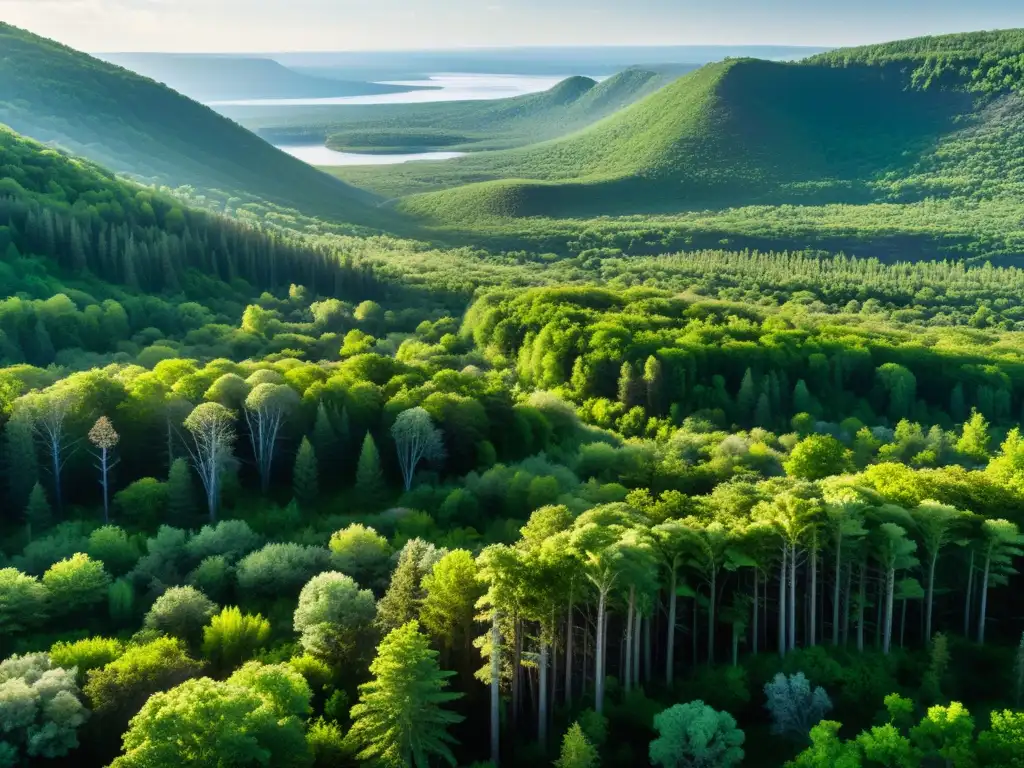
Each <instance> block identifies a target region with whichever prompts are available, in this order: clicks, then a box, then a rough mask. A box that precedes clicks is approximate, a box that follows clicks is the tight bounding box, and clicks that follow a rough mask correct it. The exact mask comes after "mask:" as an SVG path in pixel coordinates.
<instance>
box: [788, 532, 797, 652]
mask: <svg viewBox="0 0 1024 768" xmlns="http://www.w3.org/2000/svg"><path fill="white" fill-rule="evenodd" d="M796 610H797V608H796V544H792V545H790V548H789V645H788V646H787V651H792V650H795V649H796Z"/></svg>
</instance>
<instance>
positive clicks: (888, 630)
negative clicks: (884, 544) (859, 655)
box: [882, 568, 896, 654]
mask: <svg viewBox="0 0 1024 768" xmlns="http://www.w3.org/2000/svg"><path fill="white" fill-rule="evenodd" d="M895 585H896V569H895V568H889V569H887V570H886V572H885V624H884V629H883V633H884V634H883V635H882V653H885V654H888V653H889V647H890V646H891V644H892V607H893V606H892V595H893V588H894V587H895Z"/></svg>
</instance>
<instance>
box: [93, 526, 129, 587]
mask: <svg viewBox="0 0 1024 768" xmlns="http://www.w3.org/2000/svg"><path fill="white" fill-rule="evenodd" d="M87 546H88V555H89V557H91V558H93V559H95V560H99V561H100V562H102V563H103V567H104V568H106V570H107V571H108V572H109V573H110V575H111V576H113V577H115V578H117V577H120V576H124V575H125V574H126V573H128V571H130V570H131V569H132V567H133V566H134V565H135V563H137V562H138V560H139V557H141V554H142V553H141V552H139V547H138V544H137V542H136V541H135V540H134V539H130V538H128V534H127V533H125V531H124V529H123V528H120V527H118V526H116V525H105V526H103V527H102V528H97V529H96V530H95V531H93V532H92V533H90V534H89V543H88V545H87Z"/></svg>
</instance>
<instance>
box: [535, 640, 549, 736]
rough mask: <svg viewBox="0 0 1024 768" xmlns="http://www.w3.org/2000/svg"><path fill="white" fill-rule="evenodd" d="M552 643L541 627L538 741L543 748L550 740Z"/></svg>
mask: <svg viewBox="0 0 1024 768" xmlns="http://www.w3.org/2000/svg"><path fill="white" fill-rule="evenodd" d="M549 649H550V644H549V643H548V641H547V638H546V637H545V636H544V630H543V628H541V638H540V659H539V660H538V678H539V679H538V681H537V682H538V688H539V689H540V690H539V691H538V693H537V699H538V701H537V741H539V742H540V745H541V747H542V748H543V747H544V746H545V745H546V744H547V741H548V656H549V655H550V650H549Z"/></svg>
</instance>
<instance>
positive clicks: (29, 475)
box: [3, 407, 39, 509]
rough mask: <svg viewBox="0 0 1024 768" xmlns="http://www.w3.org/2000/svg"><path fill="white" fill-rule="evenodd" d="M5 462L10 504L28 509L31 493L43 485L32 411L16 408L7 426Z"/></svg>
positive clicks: (4, 443) (4, 447) (12, 507)
mask: <svg viewBox="0 0 1024 768" xmlns="http://www.w3.org/2000/svg"><path fill="white" fill-rule="evenodd" d="M3 462H4V469H5V470H6V473H5V474H6V477H7V502H8V504H10V508H11V509H25V506H26V505H27V504H28V503H29V494H30V493H31V492H32V489H33V488H34V487H35V486H36V485H37V484H38V483H39V460H38V458H37V456H36V445H35V441H34V439H33V423H32V412H31V410H30V409H29V408H25V407H16V408H15V409H14V412H13V413H12V414H11V417H10V419H8V420H7V424H6V425H5V426H4V431H3Z"/></svg>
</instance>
